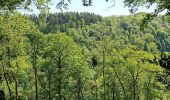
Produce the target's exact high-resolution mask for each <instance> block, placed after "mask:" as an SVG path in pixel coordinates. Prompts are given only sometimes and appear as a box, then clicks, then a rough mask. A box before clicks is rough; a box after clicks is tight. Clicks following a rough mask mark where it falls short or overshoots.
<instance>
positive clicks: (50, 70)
mask: <svg viewBox="0 0 170 100" xmlns="http://www.w3.org/2000/svg"><path fill="white" fill-rule="evenodd" d="M143 15H144V14H143V13H139V14H137V15H133V16H132V15H131V16H113V17H107V18H103V17H101V16H99V15H95V14H90V13H80V14H79V13H71V12H70V13H57V14H50V15H49V16H47V17H46V19H45V20H41V16H42V15H39V16H35V15H34V16H29V17H28V16H23V15H21V14H18V13H8V14H6V15H3V16H0V46H1V48H0V76H1V78H0V80H1V81H0V85H1V88H0V89H1V90H3V91H4V92H5V96H6V98H7V99H36V100H37V99H40V100H41V99H45V100H53V99H57V100H62V99H66V100H68V99H69V100H75V99H76V100H83V99H85V100H97V99H99V100H100V99H106V100H112V99H116V100H117V99H118V100H138V99H141V100H145V99H148V100H152V99H165V98H169V94H170V93H169V83H168V82H169V81H168V80H169V77H168V74H166V73H165V70H164V69H162V68H161V67H160V66H159V61H158V58H159V53H160V52H168V51H169V50H170V46H169V45H170V39H169V30H170V28H169V23H168V22H166V21H165V20H164V16H159V17H157V18H156V19H155V20H153V21H151V23H149V24H148V28H146V29H144V30H143V31H142V30H140V22H141V20H142V18H143ZM31 20H32V21H31ZM165 58H166V57H165ZM94 60H95V65H94V64H93V63H94Z"/></svg>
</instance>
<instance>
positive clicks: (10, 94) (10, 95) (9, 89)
mask: <svg viewBox="0 0 170 100" xmlns="http://www.w3.org/2000/svg"><path fill="white" fill-rule="evenodd" d="M1 63H2V71H3V76H4V78H5V82H6V85H7V87H8V92H9V97H10V99H11V98H12V91H11V88H10V86H9V82H8V78H7V76H6V72H5V67H4V64H3V61H2V60H1Z"/></svg>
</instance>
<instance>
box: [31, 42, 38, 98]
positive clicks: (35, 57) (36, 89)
mask: <svg viewBox="0 0 170 100" xmlns="http://www.w3.org/2000/svg"><path fill="white" fill-rule="evenodd" d="M33 50H34V51H33V59H32V60H33V65H32V66H33V69H34V81H35V100H38V84H37V67H36V59H37V56H36V53H37V50H36V47H35V45H34V47H33Z"/></svg>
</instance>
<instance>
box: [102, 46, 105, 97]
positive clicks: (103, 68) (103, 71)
mask: <svg viewBox="0 0 170 100" xmlns="http://www.w3.org/2000/svg"><path fill="white" fill-rule="evenodd" d="M102 53H103V54H102V55H103V62H102V65H103V67H102V73H103V89H104V100H106V82H105V48H103V52H102Z"/></svg>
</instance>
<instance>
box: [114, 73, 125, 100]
mask: <svg viewBox="0 0 170 100" xmlns="http://www.w3.org/2000/svg"><path fill="white" fill-rule="evenodd" d="M114 72H115V75H116V77H117V78H118V81H119V83H120V85H121V87H122V89H123V93H124V97H125V99H126V100H128V98H127V93H126V90H125V87H124V85H123V83H122V81H121V79H120V78H119V76H118V74H117V72H116V71H115V70H114Z"/></svg>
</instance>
